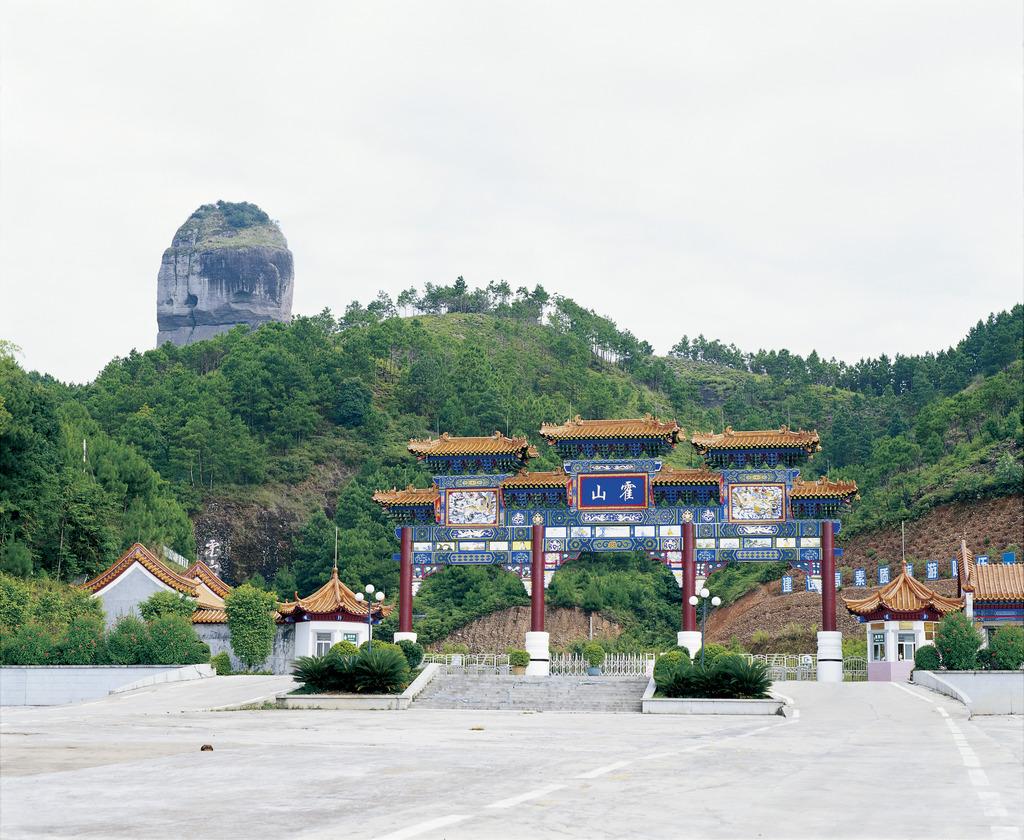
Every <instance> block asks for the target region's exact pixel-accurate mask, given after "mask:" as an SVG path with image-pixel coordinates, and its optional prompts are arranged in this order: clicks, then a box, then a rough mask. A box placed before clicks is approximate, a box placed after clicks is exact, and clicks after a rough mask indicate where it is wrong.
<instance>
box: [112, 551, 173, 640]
mask: <svg viewBox="0 0 1024 840" xmlns="http://www.w3.org/2000/svg"><path fill="white" fill-rule="evenodd" d="M154 592H174V590H173V589H171V587H169V586H168V585H167V584H166V583H163V582H162V581H161V580H159V579H158V578H156V577H155V576H154V575H152V574H151V573H150V572H148V571H146V569H145V568H143V567H142V566H141V565H140V564H139V563H134V564H132V566H131V567H130V568H129V569H128V571H126V572H125V573H124V574H122V575H121V576H120V577H118V578H117V580H115V581H114V582H113V583H110V584H108V585H107V586H105V587H104V588H103V589H101V590H100V591H99V592H97V593H96V595H95V597H97V598H99V599H100V600H101V601H102V602H103V611H104V612H105V613H106V614H107V626H108V627H112V626H113V625H114V624H116V623H117V620H118V619H119V618H120V617H121V616H123V615H136V616H138V615H140V613H139V604H141V603H142V602H143V601H145V600H146V599H147V598H148V597H149V596H150V595H152V594H153V593H154Z"/></svg>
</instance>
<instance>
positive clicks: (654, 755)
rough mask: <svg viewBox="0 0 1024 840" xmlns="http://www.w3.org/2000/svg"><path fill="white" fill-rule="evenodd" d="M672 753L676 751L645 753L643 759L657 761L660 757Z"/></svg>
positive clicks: (665, 756) (666, 756)
mask: <svg viewBox="0 0 1024 840" xmlns="http://www.w3.org/2000/svg"><path fill="white" fill-rule="evenodd" d="M670 755H675V753H672V752H660V753H651V754H650V755H645V756H644V757H643V760H644V761H657V760H658V759H659V758H668V757H669V756H670Z"/></svg>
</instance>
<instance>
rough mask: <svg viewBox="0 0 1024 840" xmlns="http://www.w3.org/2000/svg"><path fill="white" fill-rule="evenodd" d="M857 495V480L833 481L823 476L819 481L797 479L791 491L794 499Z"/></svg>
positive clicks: (850, 496)
mask: <svg viewBox="0 0 1024 840" xmlns="http://www.w3.org/2000/svg"><path fill="white" fill-rule="evenodd" d="M856 495H857V482H856V481H852V480H850V481H847V480H845V479H836V480H835V481H833V480H832V479H830V478H828V477H827V476H824V475H823V476H822V477H821V478H819V479H818V480H817V481H803V480H801V479H799V478H798V479H797V480H796V481H794V482H793V487H792V489H791V490H790V492H789V496H790V498H792V499H849V498H852V497H855V496H856Z"/></svg>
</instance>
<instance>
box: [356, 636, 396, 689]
mask: <svg viewBox="0 0 1024 840" xmlns="http://www.w3.org/2000/svg"><path fill="white" fill-rule="evenodd" d="M408 684H409V663H408V662H407V661H406V658H405V654H403V653H402V651H401V648H399V649H398V650H393V649H390V648H379V649H378V648H377V647H374V649H373V650H372V651H366V652H364V653H361V654H359V657H358V658H357V659H356V662H355V686H356V691H358V692H359V693H360V694H397V693H398V692H400V691H403V690H404V689H405V687H406V686H407V685H408Z"/></svg>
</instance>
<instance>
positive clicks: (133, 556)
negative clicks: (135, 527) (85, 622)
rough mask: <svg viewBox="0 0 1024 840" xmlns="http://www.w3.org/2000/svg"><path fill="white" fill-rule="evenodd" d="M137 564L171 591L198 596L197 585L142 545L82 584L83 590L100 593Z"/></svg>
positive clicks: (133, 547)
mask: <svg viewBox="0 0 1024 840" xmlns="http://www.w3.org/2000/svg"><path fill="white" fill-rule="evenodd" d="M135 563H138V564H139V565H140V566H142V568H144V569H145V570H146V571H147V572H149V573H150V574H152V575H153V576H155V577H156V578H157V579H158V580H160V581H161V582H163V583H165V584H167V585H168V586H169V587H170V588H171V589H173V590H175V591H176V592H180V593H181V594H182V595H188V596H189V597H192V598H194V597H195V596H196V584H195V581H194V580H190V579H188V578H187V577H185V576H184V575H180V574H178V573H177V572H173V571H171V570H170V569H169V568H167V566H165V565H164V564H163V563H161V562H160V560H159V559H157V556H156V555H155V554H154V553H153V552H152V551H150V550H149V549H148V548H146V546H144V545H143V544H142V543H135V545H133V546H132V547H131V548H129V549H128V550H127V551H126V552H125V553H124V554H122V555H121V556H120V558H118V560H117V562H115V563H114V564H113V565H112V566H111V567H110V568H108V569H107V570H106V571H103V572H100V573H99V574H98V575H96V577H94V578H93V579H92V580H87V581H86V582H85V583H83V584H80V587H81V588H82V589H85V590H86V591H88V592H99V591H100V590H101V589H102V588H103V587H104V586H106V585H107V584H109V583H111V582H113V581H115V580H117V578H119V577H120V576H121V575H123V574H124V573H125V572H126V571H128V569H129V568H131V567H132V566H133V565H134V564H135Z"/></svg>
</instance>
